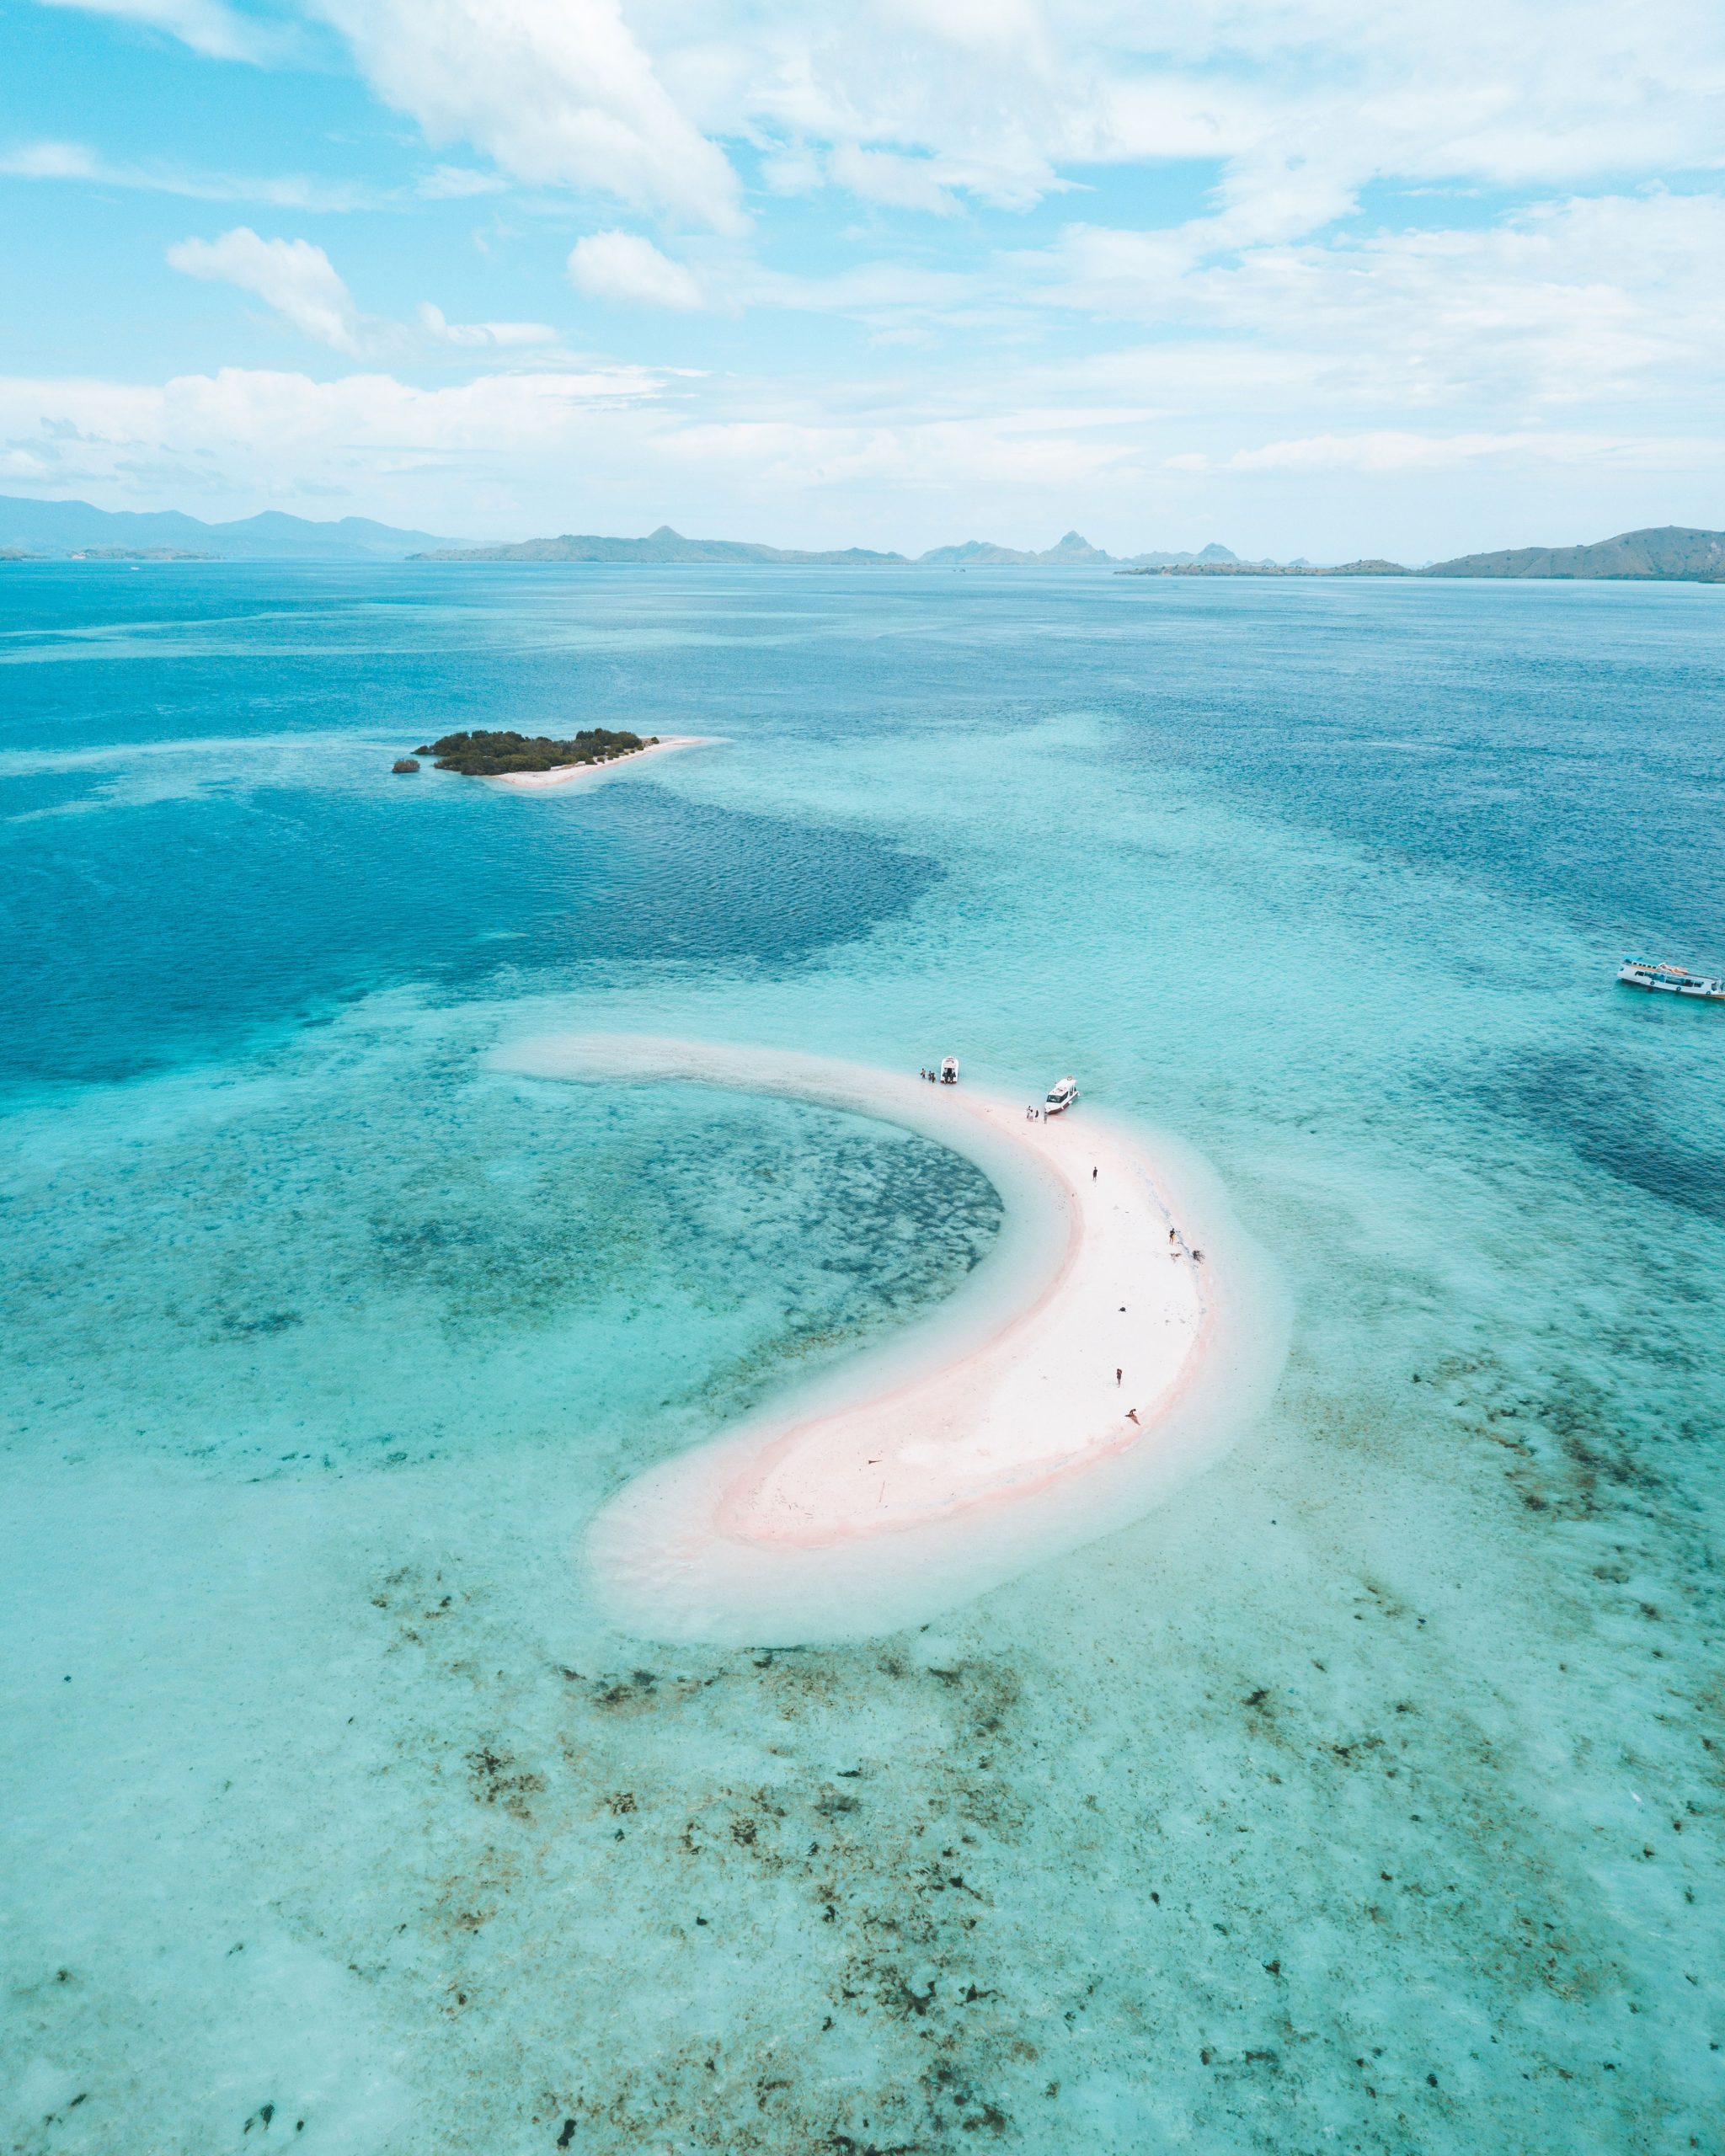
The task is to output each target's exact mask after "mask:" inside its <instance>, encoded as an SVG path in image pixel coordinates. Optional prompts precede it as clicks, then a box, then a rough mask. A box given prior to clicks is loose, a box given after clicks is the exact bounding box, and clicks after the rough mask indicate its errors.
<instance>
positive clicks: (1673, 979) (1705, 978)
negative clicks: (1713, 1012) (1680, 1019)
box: [1617, 958, 1725, 1003]
mask: <svg viewBox="0 0 1725 2156" xmlns="http://www.w3.org/2000/svg"><path fill="white" fill-rule="evenodd" d="M1617 978H1618V979H1619V980H1621V981H1622V982H1623V983H1625V985H1626V986H1628V987H1630V988H1657V989H1658V990H1662V991H1663V992H1664V994H1665V995H1697V996H1700V997H1701V998H1702V999H1703V1000H1704V1001H1706V1002H1709V1003H1725V980H1720V979H1717V978H1715V977H1714V976H1712V974H1692V973H1690V971H1689V969H1688V968H1687V967H1685V966H1664V965H1658V964H1657V963H1655V962H1654V961H1653V959H1652V958H1626V959H1625V960H1624V961H1623V963H1622V964H1621V966H1619V967H1618V969H1617Z"/></svg>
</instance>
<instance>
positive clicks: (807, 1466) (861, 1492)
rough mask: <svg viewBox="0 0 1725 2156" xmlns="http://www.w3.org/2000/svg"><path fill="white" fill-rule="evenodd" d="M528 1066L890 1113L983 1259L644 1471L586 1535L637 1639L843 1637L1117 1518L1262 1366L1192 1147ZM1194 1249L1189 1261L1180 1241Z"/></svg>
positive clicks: (919, 1102) (565, 1057) (654, 1067)
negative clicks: (1172, 1156)
mask: <svg viewBox="0 0 1725 2156" xmlns="http://www.w3.org/2000/svg"><path fill="white" fill-rule="evenodd" d="M508 1061H509V1064H510V1067H512V1068H514V1069H516V1070H527V1071H532V1072H534V1073H536V1074H537V1075H544V1076H564V1077H577V1078H586V1079H595V1078H611V1079H613V1080H622V1081H629V1080H637V1081H639V1080H667V1079H681V1080H686V1081H696V1082H699V1083H703V1084H707V1085H712V1086H724V1087H726V1088H729V1089H734V1090H737V1091H756V1092H772V1093H782V1094H789V1095H792V1096H794V1097H798V1098H800V1099H805V1100H812V1101H817V1102H824V1103H825V1104H827V1105H829V1106H831V1107H839V1108H845V1109H848V1110H850V1111H852V1113H862V1114H865V1115H869V1116H873V1117H878V1118H882V1119H884V1120H886V1121H889V1122H893V1123H899V1124H901V1125H905V1126H907V1127H909V1128H911V1129H914V1130H916V1131H918V1132H919V1133H921V1134H925V1135H927V1136H930V1137H932V1138H935V1139H937V1140H938V1141H939V1142H941V1143H942V1144H944V1145H949V1146H950V1147H951V1148H952V1149H953V1150H954V1151H956V1152H958V1153H960V1154H963V1155H965V1156H966V1157H968V1158H969V1159H970V1160H972V1161H975V1162H976V1164H977V1165H978V1166H980V1167H982V1169H983V1170H984V1171H985V1173H986V1174H988V1175H989V1177H991V1181H993V1182H995V1184H996V1187H997V1188H998V1189H999V1190H1000V1191H1001V1196H1002V1198H1003V1199H1004V1201H1005V1205H1006V1210H1007V1223H1006V1226H1005V1229H1004V1230H1003V1233H1002V1237H1001V1248H1000V1249H999V1250H998V1251H996V1252H995V1253H994V1254H992V1255H991V1257H990V1258H989V1259H987V1260H986V1261H985V1262H984V1263H983V1264H982V1265H981V1266H980V1267H978V1268H977V1271H976V1273H975V1274H974V1275H973V1276H972V1279H971V1281H970V1283H968V1284H967V1285H966V1287H965V1288H964V1289H961V1290H960V1291H959V1294H957V1295H955V1296H954V1297H953V1299H952V1300H951V1301H950V1302H949V1303H948V1305H946V1306H945V1307H944V1308H943V1310H941V1311H940V1312H938V1313H937V1315H936V1316H935V1317H934V1318H933V1319H932V1320H930V1321H925V1322H924V1323H922V1324H920V1325H918V1326H915V1327H913V1328H911V1331H909V1332H908V1333H907V1335H906V1336H905V1337H904V1339H903V1340H902V1341H901V1342H900V1344H899V1345H898V1346H897V1347H896V1348H892V1349H889V1350H886V1351H884V1352H881V1353H869V1354H867V1355H864V1356H862V1357H859V1358H857V1361H856V1362H854V1363H853V1364H851V1365H850V1366H849V1367H848V1368H847V1369H846V1370H845V1371H844V1372H842V1373H841V1374H840V1375H839V1376H838V1377H837V1378H836V1379H834V1380H830V1381H829V1382H827V1383H826V1384H825V1385H821V1386H820V1387H818V1388H816V1389H814V1390H812V1391H806V1392H805V1393H804V1396H802V1398H801V1399H800V1400H799V1401H797V1402H796V1403H793V1405H791V1406H778V1407H777V1409H776V1410H774V1411H772V1412H768V1413H766V1414H765V1415H763V1416H761V1417H756V1418H753V1419H752V1420H751V1421H750V1422H749V1423H747V1424H745V1425H744V1426H742V1427H741V1428H739V1429H737V1430H736V1431H734V1432H732V1433H728V1434H726V1435H725V1436H724V1437H722V1438H718V1439H717V1440H715V1441H714V1442H713V1443H712V1444H707V1445H703V1446H701V1447H697V1448H696V1449H694V1450H692V1451H691V1452H688V1453H686V1454H681V1455H680V1456H679V1457H677V1458H676V1459H673V1460H668V1461H666V1462H664V1463H662V1464H661V1465H659V1466H657V1467H654V1468H653V1469H650V1470H649V1471H648V1472H647V1473H645V1474H644V1475H642V1476H638V1478H637V1479H636V1480H635V1481H633V1482H632V1483H630V1484H629V1485H628V1486H627V1487H626V1488H625V1489H623V1490H622V1492H619V1494H618V1495H617V1497H615V1498H613V1499H612V1500H611V1502H610V1503H609V1504H607V1505H606V1507H605V1508H603V1509H602V1510H601V1513H599V1515H598V1516H597V1518H595V1521H594V1522H593V1524H592V1527H591V1529H590V1534H589V1537H588V1557H589V1561H590V1566H591V1568H592V1572H593V1576H594V1580H595V1586H596V1587H597V1588H598V1591H599V1593H600V1594H601V1599H602V1600H603V1601H604V1602H605V1603H606V1605H607V1606H608V1607H609V1609H611V1612H612V1614H614V1615H615V1616H616V1618H617V1620H618V1621H619V1622H620V1623H622V1625H625V1626H627V1627H628V1629H630V1630H638V1631H641V1632H644V1633H646V1634H648V1635H649V1636H655V1637H660V1638H668V1637H669V1638H677V1637H696V1638H710V1639H721V1640H730V1641H749V1642H750V1643H755V1642H761V1643H768V1644H788V1643H792V1642H796V1643H804V1642H806V1641H811V1640H814V1639H832V1638H842V1637H855V1636H869V1635H872V1634H876V1633H879V1632H881V1631H884V1630H890V1629H893V1628H894V1627H895V1626H896V1625H901V1624H904V1623H905V1622H908V1621H911V1620H912V1619H913V1618H915V1617H918V1616H925V1615H927V1614H931V1613H932V1611H933V1610H935V1609H940V1608H943V1607H946V1606H948V1605H949V1604H952V1603H953V1602H955V1601H958V1600H962V1599H964V1598H968V1596H969V1595H970V1594H973V1593H976V1592H978V1591H980V1588H982V1587H984V1586H986V1585H988V1584H991V1583H992V1582H993V1581H994V1580H995V1579H996V1578H999V1577H1007V1576H1008V1575H1009V1574H1010V1573H1012V1572H1016V1571H1017V1570H1019V1569H1021V1568H1022V1566H1023V1565H1024V1564H1026V1563H1028V1562H1031V1561H1034V1559H1035V1558H1036V1557H1038V1556H1042V1555H1045V1554H1048V1553H1049V1552H1050V1551H1052V1550H1055V1549H1058V1548H1062V1547H1071V1546H1073V1545H1075V1544H1076V1543H1078V1542H1081V1541H1083V1540H1088V1539H1090V1538H1091V1537H1092V1536H1093V1535H1094V1534H1099V1533H1103V1532H1106V1531H1107V1530H1108V1529H1109V1528H1110V1527H1113V1526H1116V1525H1119V1524H1124V1521H1125V1520H1126V1519H1128V1518H1131V1517H1133V1516H1134V1515H1135V1513H1138V1512H1140V1511H1142V1510H1143V1509H1145V1508H1146V1505H1147V1504H1148V1503H1150V1502H1154V1500H1155V1497H1156V1495H1157V1494H1158V1493H1159V1492H1161V1491H1162V1490H1163V1489H1164V1488H1166V1487H1167V1486H1171V1485H1172V1481H1174V1480H1176V1479H1178V1476H1180V1475H1182V1474H1183V1473H1184V1472H1187V1471H1189V1470H1191V1469H1192V1468H1193V1467H1194V1465H1199V1464H1201V1463H1202V1461H1203V1460H1204V1459H1207V1458H1209V1457H1211V1456H1213V1455H1214V1454H1215V1452H1216V1451H1218V1450H1219V1449H1220V1446H1221V1444H1223V1443H1225V1442H1226V1438H1227V1436H1228V1435H1230V1434H1231V1433H1232V1431H1233V1430H1235V1429H1236V1428H1238V1427H1240V1425H1241V1424H1242V1422H1243V1421H1244V1420H1245V1419H1246V1418H1247V1416H1248V1415H1249V1414H1250V1413H1251V1412H1252V1411H1253V1410H1254V1409H1255V1408H1256V1407H1257V1406H1258V1405H1261V1403H1262V1401H1263V1398H1265V1397H1266V1396H1267V1394H1268V1388H1269V1386H1270V1385H1272V1384H1273V1383H1274V1375H1275V1373H1276V1371H1277V1370H1278V1369H1279V1366H1280V1361H1281V1354H1282V1345H1281V1342H1282V1337H1283V1333H1282V1326H1281V1320H1280V1316H1279V1303H1278V1300H1277V1298H1276V1296H1275V1295H1274V1292H1270V1293H1268V1294H1262V1293H1253V1294H1252V1296H1251V1298H1250V1300H1249V1301H1248V1299H1247V1293H1246V1290H1245V1287H1244V1279H1245V1278H1249V1277H1252V1276H1253V1274H1254V1272H1255V1268H1254V1267H1253V1265H1252V1258H1251V1257H1250V1256H1249V1254H1248V1251H1249V1246H1246V1244H1245V1239H1244V1238H1243V1237H1242V1235H1240V1232H1239V1230H1237V1229H1236V1228H1234V1227H1233V1226H1232V1225H1231V1222H1230V1221H1229V1220H1228V1219H1227V1217H1226V1206H1225V1204H1224V1203H1222V1202H1221V1200H1220V1193H1219V1192H1217V1191H1215V1189H1214V1187H1211V1185H1210V1181H1209V1179H1208V1178H1207V1177H1205V1176H1204V1173H1203V1171H1201V1169H1200V1170H1195V1171H1194V1165H1193V1164H1192V1163H1191V1162H1190V1161H1178V1160H1175V1161H1170V1162H1168V1163H1167V1164H1166V1165H1165V1164H1164V1163H1163V1162H1162V1161H1159V1160H1156V1159H1153V1158H1152V1157H1151V1154H1150V1152H1149V1151H1148V1150H1146V1145H1144V1143H1143V1142H1142V1141H1141V1140H1140V1139H1138V1138H1136V1137H1135V1136H1134V1135H1133V1134H1130V1133H1129V1132H1127V1131H1125V1130H1124V1129H1120V1128H1119V1127H1117V1126H1115V1125H1113V1124H1111V1123H1109V1122H1108V1120H1107V1118H1105V1117H1101V1116H1098V1115H1097V1113H1095V1112H1094V1111H1093V1110H1092V1109H1091V1108H1089V1107H1087V1105H1086V1104H1083V1103H1081V1104H1080V1106H1079V1107H1077V1108H1076V1109H1075V1110H1073V1111H1072V1112H1071V1113H1069V1114H1068V1115H1065V1116H1064V1117H1060V1118H1055V1119H1054V1120H1052V1121H1044V1120H1036V1121H1032V1120H1031V1119H1029V1118H1028V1116H1027V1114H1026V1103H1025V1102H1023V1101H1022V1100H1013V1099H1010V1098H1006V1097H1001V1096H999V1095H997V1094H995V1093H991V1092H987V1091H981V1090H980V1089H978V1088H976V1087H975V1086H970V1085H967V1084H963V1083H961V1084H960V1085H959V1086H952V1087H947V1086H933V1085H929V1084H927V1083H924V1082H922V1081H919V1080H918V1079H916V1077H914V1076H911V1077H902V1078H901V1077H898V1076H895V1075H891V1074H889V1073H886V1072H882V1071H875V1070H866V1069H863V1068H860V1067H858V1066H856V1065H846V1064H842V1063H838V1062H834V1061H830V1060H827V1059H822V1058H816V1057H808V1056H798V1055H794V1054H791V1055H784V1054H777V1053H773V1052H771V1051H765V1050H761V1049H736V1048H728V1047H721V1046H718V1045H714V1044H708V1043H695V1042H680V1041H666V1040H653V1039H644V1038H623V1037H600V1038H591V1037H590V1038H560V1039H559V1038H550V1039H547V1040H542V1041H539V1042H537V1043H531V1044H530V1045H528V1046H526V1047H525V1048H522V1049H516V1050H514V1051H512V1052H511V1053H510V1055H509V1057H508ZM1200 1253H1201V1255H1200Z"/></svg>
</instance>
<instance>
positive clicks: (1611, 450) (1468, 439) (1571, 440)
mask: <svg viewBox="0 0 1725 2156" xmlns="http://www.w3.org/2000/svg"><path fill="white" fill-rule="evenodd" d="M1697 459H1699V461H1701V462H1703V463H1706V464H1711V465H1717V464H1720V463H1722V462H1725V444H1721V443H1719V442H1717V441H1713V442H1708V441H1697V440H1694V439H1693V438H1692V437H1691V438H1690V439H1687V440H1685V439H1681V438H1679V439H1672V438H1670V437H1662V438H1659V439H1658V440H1648V439H1646V438H1645V437H1642V436H1637V435H1600V434H1578V433H1557V432H1551V433H1532V432H1526V433H1520V434H1462V435H1418V434H1408V433H1405V432H1397V431H1394V430H1384V431H1382V432H1379V433H1375V434H1359V435H1308V436H1307V437H1306V439H1304V440H1297V441H1272V442H1266V443H1264V444H1263V446H1262V447H1260V448H1258V449H1242V450H1236V451H1235V453H1234V455H1233V456H1231V457H1229V458H1227V459H1226V462H1225V463H1224V464H1223V466H1222V467H1220V468H1221V469H1224V470H1226V471H1229V472H1366V473H1370V474H1371V475H1373V476H1375V477H1378V478H1394V477H1399V476H1401V475H1402V474H1405V473H1407V472H1446V471H1454V470H1456V469H1459V468H1465V467H1469V466H1475V465H1482V464H1489V465H1497V466H1506V467H1513V466H1515V465H1523V466H1525V465H1528V464H1535V465H1538V464H1545V465H1551V464H1563V465H1577V464H1593V463H1610V464H1616V465H1623V466H1629V467H1637V468H1647V469H1653V470H1670V469H1672V468H1674V467H1676V466H1678V465H1684V466H1687V465H1690V464H1691V463H1693V462H1696V460H1697ZM1172 461H1173V460H1172V459H1171V460H1170V462H1172ZM1186 468H1187V469H1188V470H1191V469H1208V468H1211V467H1209V466H1208V464H1207V462H1205V460H1204V459H1199V460H1196V462H1195V463H1188V464H1187V466H1186Z"/></svg>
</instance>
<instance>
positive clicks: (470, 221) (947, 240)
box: [0, 0, 1725, 562]
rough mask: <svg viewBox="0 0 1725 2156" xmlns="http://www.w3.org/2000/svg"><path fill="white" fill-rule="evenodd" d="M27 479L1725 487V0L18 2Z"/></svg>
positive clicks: (1211, 492) (428, 505)
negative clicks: (1417, 0) (1488, 0)
mask: <svg viewBox="0 0 1725 2156" xmlns="http://www.w3.org/2000/svg"><path fill="white" fill-rule="evenodd" d="M0 83H3V84H4V86H5V95H4V98H3V100H0V204H3V209H4V220H5V222H4V232H5V245H4V254H3V258H0V259H3V262H4V272H5V274H4V278H3V300H0V493H9V494H29V495H35V496H41V497H54V498H61V497H67V496H76V497H79V498H82V499H86V500H89V501H93V502H95V503H98V504H100V505H101V506H103V507H104V508H109V509H126V508H131V509H162V508H177V509H183V510H188V511H190V513H191V514H193V515H199V516H203V517H206V518H211V519H221V518H226V517H230V516H242V515H249V514H251V513H252V512H254V511H255V510H260V509H281V510H290V511H292V512H293V513H295V514H296V515H303V516H312V517H320V518H321V517H338V516H342V515H350V514H356V515H368V516H374V517H378V518H381V519H382V520H385V521H387V522H390V523H394V524H401V525H407V526H413V527H414V528H417V529H420V530H425V531H433V532H437V533H440V534H446V535H449V536H458V537H469V536H470V537H474V538H479V539H499V538H501V539H509V538H522V537H526V536H534V535H537V534H542V533H553V532H559V531H595V532H606V533H625V534H628V533H635V532H641V531H648V530H650V529H651V528H653V527H654V526H657V525H659V524H660V523H667V522H668V523H670V524H673V525H675V526H676V527H677V528H678V529H679V530H680V531H684V532H686V533H691V534H693V535H695V536H702V537H729V538H747V539H757V540H766V541H768V542H772V543H774V544H777V545H781V546H805V547H828V546H851V545H857V546H867V547H884V548H897V549H900V550H901V551H905V552H917V551H920V550H921V548H923V547H930V546H935V545H939V544H943V543H946V542H956V541H960V540H964V539H969V538H982V539H990V540H995V541H997V542H1001V543H1004V544H1007V545H1012V546H1022V547H1042V546H1047V545H1049V544H1051V543H1052V542H1054V541H1055V539H1057V538H1058V537H1059V536H1060V534H1061V533H1063V532H1065V531H1067V530H1069V529H1073V528H1076V529H1077V530H1079V531H1082V532H1083V533H1084V534H1085V536H1087V537H1088V538H1089V539H1091V540H1092V542H1094V543H1095V544H1097V545H1099V546H1103V547H1108V548H1109V549H1110V550H1111V551H1114V552H1123V553H1124V552H1138V551H1140V550H1142V549H1146V548H1155V547H1199V546H1201V545H1203V544H1204V543H1205V542H1210V541H1212V540H1218V541H1220V542H1223V543H1225V544H1226V545H1229V546H1231V547H1234V548H1235V549H1236V552H1241V553H1243V554H1247V555H1250V556H1254V557H1255V556H1271V557H1274V558H1283V559H1285V558H1290V557H1293V556H1296V555H1304V556H1306V557H1309V558H1312V559H1314V560H1320V561H1322V560H1329V561H1337V560H1346V559H1351V558H1356V557H1358V556H1360V555H1386V556H1388V557H1390V558H1393V559H1397V560H1402V561H1407V562H1420V561H1424V560H1429V559H1434V558H1442V557H1444V556H1447V555H1450V554H1455V553H1459V552H1464V551H1469V550H1471V549H1474V548H1479V547H1499V546H1515V545H1524V544H1535V543H1545V544H1553V543H1565V542H1573V541H1578V540H1587V539H1596V538H1600V537H1604V536H1606V535H1607V534H1609V533H1611V532H1615V531H1621V530H1625V529H1628V528H1632V527H1634V526H1639V525H1648V524H1664V523H1679V524H1693V525H1700V526H1707V527H1710V528H1717V527H1719V526H1722V525H1725V426H1722V419H1725V413H1722V398H1721V382H1722V372H1725V7H1722V6H1721V5H1720V4H1719V0H1639V4H1637V5H1636V6H1634V7H1626V6H1624V5H1623V4H1622V0H1609V4H1607V0H1493V3H1492V4H1490V5H1489V6H1487V5H1486V4H1483V0H1422V3H1421V4H1404V3H1403V0H1179V4H1170V0H1059V3H1058V4H1044V0H939V4H931V3H930V0H846V4H825V0H246V4H243V5H242V4H239V3H238V0H0Z"/></svg>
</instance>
